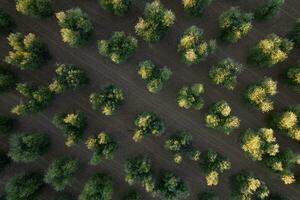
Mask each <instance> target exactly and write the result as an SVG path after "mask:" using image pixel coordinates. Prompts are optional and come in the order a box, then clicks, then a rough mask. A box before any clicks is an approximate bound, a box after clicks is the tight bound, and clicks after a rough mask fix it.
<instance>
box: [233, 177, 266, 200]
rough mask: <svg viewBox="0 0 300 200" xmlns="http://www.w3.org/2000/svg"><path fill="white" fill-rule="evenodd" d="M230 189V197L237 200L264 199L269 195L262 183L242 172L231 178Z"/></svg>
mask: <svg viewBox="0 0 300 200" xmlns="http://www.w3.org/2000/svg"><path fill="white" fill-rule="evenodd" d="M232 189H233V193H232V196H233V198H234V199H237V200H244V199H266V198H267V197H268V196H269V193H270V192H269V189H268V187H267V186H266V184H265V183H264V182H263V181H261V180H260V179H258V178H257V177H256V176H254V175H253V174H252V173H250V172H246V171H242V172H240V173H239V174H236V175H235V176H234V177H233V182H232Z"/></svg>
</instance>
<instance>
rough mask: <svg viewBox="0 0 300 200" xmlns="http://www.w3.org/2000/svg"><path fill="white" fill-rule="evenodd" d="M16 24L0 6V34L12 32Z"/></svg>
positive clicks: (4, 34)
mask: <svg viewBox="0 0 300 200" xmlns="http://www.w3.org/2000/svg"><path fill="white" fill-rule="evenodd" d="M15 26H16V24H15V21H14V20H13V18H12V17H11V16H10V15H9V14H8V13H7V12H6V11H4V10H3V9H1V8H0V36H6V35H7V34H8V33H10V32H12V31H13V30H14V28H15Z"/></svg>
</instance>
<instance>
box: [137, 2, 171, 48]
mask: <svg viewBox="0 0 300 200" xmlns="http://www.w3.org/2000/svg"><path fill="white" fill-rule="evenodd" d="M174 22H175V15H174V13H173V12H172V11H171V10H167V9H166V8H164V6H163V5H162V4H161V2H160V1H159V0H154V1H153V2H151V3H147V4H146V7H145V11H144V17H143V18H142V17H140V18H139V20H138V22H137V24H136V25H135V32H136V34H137V35H138V36H140V37H142V38H143V39H144V40H145V41H146V42H147V43H156V42H159V41H160V40H161V39H162V38H163V37H164V36H165V34H166V32H167V31H168V30H169V29H170V28H171V26H172V25H173V24H174Z"/></svg>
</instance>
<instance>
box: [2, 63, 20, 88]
mask: <svg viewBox="0 0 300 200" xmlns="http://www.w3.org/2000/svg"><path fill="white" fill-rule="evenodd" d="M16 82H17V77H16V75H15V74H14V73H13V72H12V71H11V70H9V69H8V68H7V67H6V66H3V65H0V93H1V92H4V91H7V90H8V89H11V88H13V87H15V85H16Z"/></svg>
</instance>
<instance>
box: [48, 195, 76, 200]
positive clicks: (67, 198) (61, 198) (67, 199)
mask: <svg viewBox="0 0 300 200" xmlns="http://www.w3.org/2000/svg"><path fill="white" fill-rule="evenodd" d="M52 200H75V198H73V196H72V195H69V194H63V195H57V196H56V197H55V198H53V199H52Z"/></svg>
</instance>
